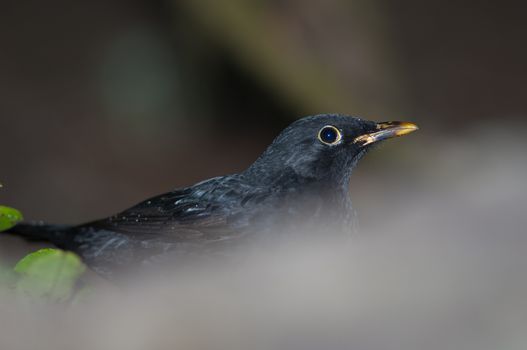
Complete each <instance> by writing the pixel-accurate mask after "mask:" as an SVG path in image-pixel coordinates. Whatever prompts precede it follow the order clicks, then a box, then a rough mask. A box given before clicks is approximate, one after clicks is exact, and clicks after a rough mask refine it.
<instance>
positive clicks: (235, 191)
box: [88, 177, 255, 241]
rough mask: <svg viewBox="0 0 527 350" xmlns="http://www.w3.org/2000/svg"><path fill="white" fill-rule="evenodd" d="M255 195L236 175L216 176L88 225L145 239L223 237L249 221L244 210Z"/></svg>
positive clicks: (239, 228) (230, 234) (214, 238)
mask: <svg viewBox="0 0 527 350" xmlns="http://www.w3.org/2000/svg"><path fill="white" fill-rule="evenodd" d="M254 197H255V195H254V194H253V193H250V191H248V188H246V186H245V185H243V183H240V181H237V179H235V178H233V177H220V178H214V179H211V180H208V181H206V182H203V183H200V184H197V185H194V186H192V187H188V188H184V189H178V190H175V191H172V192H169V193H167V194H163V195H160V196H157V197H154V198H151V199H149V200H146V201H144V202H142V203H139V204H138V205H136V206H134V207H132V208H130V209H128V210H125V211H123V212H122V213H120V214H117V215H114V216H112V217H109V218H107V219H104V220H100V221H97V222H94V223H90V224H88V226H89V227H91V228H95V229H104V230H108V231H112V232H118V233H122V234H125V235H128V236H132V237H137V238H144V239H148V237H152V236H156V237H163V236H164V237H167V238H170V239H172V240H175V241H193V240H197V241H201V240H206V241H211V240H221V239H224V238H226V237H231V236H233V235H236V232H237V231H242V230H243V228H244V226H246V225H248V224H249V222H248V220H247V219H244V218H242V217H241V215H240V213H241V212H242V209H243V207H244V204H245V203H246V202H247V201H249V200H252V199H253V198H254ZM244 212H245V211H244Z"/></svg>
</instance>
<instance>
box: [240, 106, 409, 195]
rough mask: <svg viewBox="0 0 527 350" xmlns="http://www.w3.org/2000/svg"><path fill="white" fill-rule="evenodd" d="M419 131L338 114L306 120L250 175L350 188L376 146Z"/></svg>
mask: <svg viewBox="0 0 527 350" xmlns="http://www.w3.org/2000/svg"><path fill="white" fill-rule="evenodd" d="M415 130H417V126H416V125H415V124H412V123H407V122H384V123H376V122H372V121H368V120H363V119H360V118H355V117H350V116H344V115H335V114H322V115H316V116H311V117H305V118H302V119H299V120H297V121H295V122H294V123H292V124H291V125H289V126H288V127H287V128H286V129H284V130H283V131H282V132H281V133H280V135H278V137H276V139H275V140H274V141H273V143H272V144H271V145H270V146H269V147H268V148H267V150H266V151H265V152H264V153H263V154H262V155H261V156H260V158H258V160H257V161H256V162H255V163H254V164H253V165H252V166H251V167H250V168H249V169H248V170H247V173H249V174H250V175H251V176H253V177H256V178H257V179H258V181H262V182H264V181H266V180H269V181H274V180H275V179H276V180H278V179H281V180H280V181H283V179H284V176H290V175H291V176H293V177H294V178H295V179H299V180H300V181H302V182H307V183H309V182H319V183H327V184H334V185H344V186H346V187H347V184H348V182H349V177H350V175H351V171H352V169H353V167H354V166H355V165H356V163H357V161H358V160H359V159H360V158H361V157H362V156H363V155H364V154H365V153H366V152H367V151H368V149H370V148H371V147H372V145H375V144H377V143H378V142H380V141H382V140H386V139H389V138H393V137H397V136H402V135H406V134H408V133H410V132H413V131H415Z"/></svg>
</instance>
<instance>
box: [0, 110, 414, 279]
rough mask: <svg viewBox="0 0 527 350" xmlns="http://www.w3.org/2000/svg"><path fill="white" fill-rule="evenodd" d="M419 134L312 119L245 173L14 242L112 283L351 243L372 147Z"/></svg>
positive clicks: (408, 127)
mask: <svg viewBox="0 0 527 350" xmlns="http://www.w3.org/2000/svg"><path fill="white" fill-rule="evenodd" d="M415 130H417V126H416V125H415V124H412V123H407V122H383V123H375V122H372V121H367V120H363V119H360V118H356V117H351V116H344V115H335V114H323V115H315V116H310V117H305V118H302V119H299V120H297V121H295V122H293V123H292V124H291V125H289V126H288V127H287V128H286V129H284V130H283V131H282V132H281V133H280V134H279V135H278V137H276V139H275V140H274V141H273V142H272V143H271V145H270V146H269V147H268V148H267V149H266V150H265V152H264V153H263V154H262V155H261V156H260V157H259V158H258V159H257V160H256V161H255V162H254V163H253V164H252V165H251V166H249V167H248V168H247V169H246V170H245V171H243V172H241V173H238V174H232V175H226V176H219V177H215V178H212V179H209V180H205V181H202V182H199V183H197V184H195V185H193V186H190V187H186V188H180V189H176V190H173V191H171V192H168V193H165V194H162V195H159V196H156V197H153V198H150V199H148V200H146V201H143V202H141V203H139V204H137V205H136V206H134V207H132V208H130V209H127V210H125V211H123V212H121V213H119V214H117V215H114V216H111V217H108V218H105V219H102V220H97V221H94V222H89V223H86V224H82V225H78V226H58V225H45V224H42V223H40V224H39V223H22V224H19V225H17V226H15V227H14V228H12V229H11V231H10V233H12V234H15V235H19V236H22V237H25V238H26V239H31V240H43V241H48V242H51V243H53V244H55V245H56V246H58V247H59V248H62V249H66V250H71V251H73V252H75V253H77V254H78V255H79V256H80V257H81V258H82V259H83V260H84V261H85V262H86V263H87V265H88V266H90V267H91V268H92V269H93V270H95V271H96V272H98V273H99V274H101V275H103V276H106V277H112V276H113V275H114V274H115V273H116V271H119V270H121V269H123V268H126V267H130V266H136V265H137V264H139V265H144V264H149V263H151V262H152V261H156V259H157V260H160V259H159V258H160V257H162V256H164V255H166V254H194V253H196V252H206V253H210V252H215V251H216V250H220V249H221V250H224V249H228V248H229V247H231V246H237V245H239V243H240V242H246V241H254V239H256V238H258V237H260V238H262V237H271V236H277V235H278V236H280V235H285V234H286V232H287V233H290V232H307V231H309V232H316V234H328V232H338V233H339V234H340V233H343V234H345V235H346V234H348V233H349V232H350V231H351V230H352V229H351V228H352V227H353V222H354V215H353V211H352V208H351V200H350V196H349V180H350V176H351V172H352V169H353V168H354V167H355V165H356V164H357V162H358V161H359V159H360V158H361V157H362V156H363V155H364V154H365V153H366V152H367V151H368V150H369V149H370V148H371V146H372V145H374V144H376V143H377V142H379V141H382V140H385V139H388V138H392V137H396V136H402V135H405V134H408V133H410V132H413V131H415ZM256 240H257V239H256Z"/></svg>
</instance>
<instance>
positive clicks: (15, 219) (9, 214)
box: [0, 205, 23, 231]
mask: <svg viewBox="0 0 527 350" xmlns="http://www.w3.org/2000/svg"><path fill="white" fill-rule="evenodd" d="M22 220H23V217H22V213H20V212H19V211H18V210H16V209H13V208H9V207H4V206H1V205H0V231H5V230H7V229H10V228H11V227H13V226H15V225H16V224H17V223H19V222H20V221H22Z"/></svg>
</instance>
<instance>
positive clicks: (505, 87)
mask: <svg viewBox="0 0 527 350" xmlns="http://www.w3.org/2000/svg"><path fill="white" fill-rule="evenodd" d="M525 10H527V6H526V5H525V4H523V3H519V2H518V3H517V4H515V3H513V2H510V3H508V2H507V1H502V2H496V1H475V0H472V1H463V2H455V3H445V2H444V1H437V0H431V1H417V0H401V1H396V2H394V1H386V0H374V1H371V0H346V1H344V0H328V1H315V0H302V1H300V0H273V1H263V0H231V1H214V0H177V1H161V0H157V1H139V0H137V1H124V0H105V1H101V0H92V1H75V2H72V1H66V0H50V1H46V2H42V1H34V0H27V1H10V0H8V1H4V2H3V3H2V9H1V12H0V28H1V29H0V152H1V153H0V154H1V155H0V182H1V183H2V184H3V185H4V188H2V189H1V191H0V203H2V204H5V205H10V206H13V207H16V208H18V209H20V210H22V212H23V213H24V214H25V217H26V218H28V219H42V220H46V221H51V222H61V223H78V222H84V221H88V220H92V219H96V218H98V217H102V216H106V215H109V214H112V213H114V212H117V211H119V210H121V209H124V208H126V207H128V206H131V205H133V204H135V203H136V202H138V201H140V200H142V199H145V198H147V197H149V196H152V195H154V194H158V193H161V192H164V191H168V190H170V189H172V188H175V187H180V186H185V185H189V184H192V183H193V182H196V181H198V180H201V179H204V178H207V177H212V176H215V175H220V174H225V173H231V172H237V171H239V170H242V169H243V168H245V167H246V166H248V165H249V164H250V163H251V162H252V161H253V160H254V159H255V158H256V157H257V155H258V154H259V153H260V152H261V151H262V150H263V149H264V148H265V147H266V145H267V144H268V143H269V142H270V141H271V139H272V138H273V137H274V136H275V135H276V134H277V133H278V132H279V130H280V129H281V128H282V127H284V126H285V125H287V124H288V123H290V122H291V121H293V120H294V119H295V118H298V117H300V116H304V115H310V114H317V113H328V112H337V113H344V114H351V115H359V116H362V117H364V118H369V119H374V120H399V119H402V120H411V121H415V122H417V123H418V124H419V125H420V126H421V130H420V133H419V135H417V134H416V136H415V137H414V135H412V136H411V137H408V138H404V139H402V140H397V141H394V142H393V143H391V144H390V146H386V147H384V148H383V150H382V151H379V152H374V153H372V154H371V156H369V157H368V158H367V160H365V162H364V165H362V166H361V167H360V169H359V171H358V172H359V173H358V174H356V175H355V176H354V180H353V184H356V185H355V188H358V190H356V191H358V192H360V191H361V190H362V191H363V192H367V191H366V190H367V189H368V188H376V189H377V190H379V189H381V190H382V189H383V188H386V189H387V188H389V187H390V186H391V185H392V184H390V182H389V181H388V182H386V181H384V182H382V181H379V180H380V179H386V178H390V177H393V176H394V174H397V173H398V172H400V171H401V170H400V169H403V168H405V169H408V168H410V169H411V171H408V173H411V174H417V175H413V176H414V177H418V176H421V175H423V172H422V170H420V169H422V168H424V167H425V166H426V164H423V163H422V162H421V163H419V164H416V162H414V161H413V159H415V154H416V153H419V152H420V153H419V154H421V157H420V158H419V159H420V160H421V161H429V162H430V163H433V162H434V159H435V157H436V152H437V149H438V148H441V142H443V141H442V140H444V139H445V137H446V135H447V136H448V137H449V138H452V137H453V138H455V137H458V138H463V137H464V135H465V134H466V133H469V132H471V130H473V129H479V128H481V127H482V126H485V125H490V126H492V125H500V126H502V127H503V126H505V127H506V126H507V125H509V124H510V125H515V126H520V127H521V126H524V124H523V123H524V122H525V121H524V117H525V116H526V115H527V93H526V88H525V87H526V86H527V74H526V72H525V70H526V62H527V45H525V37H526V34H527V21H525ZM431 140H434V145H433V146H432V143H431ZM493 141H496V140H489V142H493ZM423 155H424V156H423ZM401 174H402V173H401ZM404 174H405V176H407V174H406V173H404ZM410 176H411V175H410ZM401 179H403V181H401ZM416 181H417V179H416V178H411V177H410V178H408V177H403V176H401V177H400V178H399V180H397V184H398V186H402V188H407V187H408V186H410V184H412V186H415V183H416ZM353 184H352V190H353V188H354V185H353ZM405 186H406V187H405ZM361 193H362V192H360V193H358V194H357V196H359V197H361V196H362V197H368V195H367V194H361ZM370 196H371V195H370ZM376 198H377V199H381V198H382V196H380V197H376ZM359 202H360V200H359Z"/></svg>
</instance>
